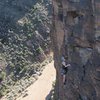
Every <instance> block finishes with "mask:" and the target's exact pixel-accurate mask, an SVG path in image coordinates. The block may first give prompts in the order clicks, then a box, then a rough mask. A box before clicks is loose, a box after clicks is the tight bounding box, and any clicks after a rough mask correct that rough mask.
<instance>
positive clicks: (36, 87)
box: [17, 62, 56, 100]
mask: <svg viewBox="0 0 100 100" xmlns="http://www.w3.org/2000/svg"><path fill="white" fill-rule="evenodd" d="M55 77H56V71H55V68H54V62H51V63H50V64H48V65H47V66H46V67H45V69H44V70H43V73H42V75H41V76H40V77H39V79H38V80H37V81H36V82H35V83H34V84H32V85H31V86H30V87H29V88H27V94H28V95H27V96H26V97H20V98H18V99H17V100H46V96H47V95H48V94H49V92H50V90H51V89H52V82H53V81H54V80H55Z"/></svg>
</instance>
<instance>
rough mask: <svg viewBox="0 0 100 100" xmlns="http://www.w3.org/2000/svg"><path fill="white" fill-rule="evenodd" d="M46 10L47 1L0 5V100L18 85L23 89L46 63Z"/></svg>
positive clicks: (8, 0) (6, 0) (14, 1)
mask: <svg viewBox="0 0 100 100" xmlns="http://www.w3.org/2000/svg"><path fill="white" fill-rule="evenodd" d="M50 9H51V1H49V0H44V1H43V0H37V1H36V0H29V1H27V0H1V1H0V97H2V96H3V95H5V94H6V93H9V92H11V91H12V89H11V87H12V86H14V85H17V84H20V82H22V81H25V82H26V83H27V84H26V86H25V87H24V86H23V85H21V86H22V87H24V88H26V87H27V86H28V85H29V84H31V81H30V79H29V78H30V76H32V75H34V74H37V72H38V71H39V72H40V71H41V70H42V69H43V66H45V64H47V63H48V62H49V61H50V59H51V58H48V55H49V53H50V50H51V40H50V27H51V11H50ZM45 60H46V61H45ZM20 80H21V81H20ZM27 81H30V82H29V83H28V82H27ZM33 81H34V80H33V79H32V82H33ZM25 82H23V83H22V84H24V83H25ZM24 88H23V89H22V88H19V89H18V91H19V93H20V92H21V91H23V90H24ZM18 91H17V92H18ZM17 92H16V93H17ZM15 95H16V94H15ZM9 98H11V97H9Z"/></svg>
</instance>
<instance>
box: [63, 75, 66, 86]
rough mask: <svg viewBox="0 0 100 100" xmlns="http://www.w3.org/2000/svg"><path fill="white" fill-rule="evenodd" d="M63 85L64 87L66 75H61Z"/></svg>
mask: <svg viewBox="0 0 100 100" xmlns="http://www.w3.org/2000/svg"><path fill="white" fill-rule="evenodd" d="M63 84H64V85H65V84H66V75H65V74H64V75H63Z"/></svg>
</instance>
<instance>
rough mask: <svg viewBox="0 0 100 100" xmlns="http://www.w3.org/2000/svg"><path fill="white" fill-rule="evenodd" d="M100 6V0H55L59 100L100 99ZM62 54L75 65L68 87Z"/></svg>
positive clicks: (54, 39)
mask: <svg viewBox="0 0 100 100" xmlns="http://www.w3.org/2000/svg"><path fill="white" fill-rule="evenodd" d="M99 8H100V1H99V0H53V27H54V28H55V30H53V34H52V41H53V44H54V57H55V58H54V59H55V67H56V70H57V82H56V89H55V90H56V94H57V95H56V98H57V100H100V28H99V26H100V9H99ZM62 54H64V55H65V56H67V57H68V59H67V60H68V62H70V63H71V65H72V66H71V67H70V68H69V71H68V73H67V75H66V78H67V83H66V86H65V87H63V84H62V76H61V74H60V68H61V61H60V58H61V55H62ZM57 87H58V88H57Z"/></svg>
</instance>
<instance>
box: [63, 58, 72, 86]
mask: <svg viewBox="0 0 100 100" xmlns="http://www.w3.org/2000/svg"><path fill="white" fill-rule="evenodd" d="M61 60H62V67H61V75H62V76H63V84H64V85H65V84H66V74H67V72H68V67H70V66H71V65H70V64H66V60H65V58H64V57H62V58H61Z"/></svg>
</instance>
